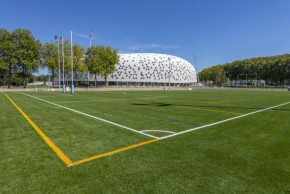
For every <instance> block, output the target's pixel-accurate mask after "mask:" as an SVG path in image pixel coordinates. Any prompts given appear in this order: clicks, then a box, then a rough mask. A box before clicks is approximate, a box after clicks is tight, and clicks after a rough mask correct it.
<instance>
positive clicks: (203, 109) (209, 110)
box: [175, 106, 242, 115]
mask: <svg viewBox="0 0 290 194" xmlns="http://www.w3.org/2000/svg"><path fill="white" fill-rule="evenodd" d="M175 107H177V108H189V109H194V110H202V111H208V112H219V113H227V114H235V115H241V114H242V113H237V112H228V111H222V110H212V109H206V108H195V107H186V106H175Z"/></svg>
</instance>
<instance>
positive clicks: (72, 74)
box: [70, 31, 75, 94]
mask: <svg viewBox="0 0 290 194" xmlns="http://www.w3.org/2000/svg"><path fill="white" fill-rule="evenodd" d="M70 55H71V56H70V58H71V59H70V60H71V94H74V93H75V92H74V62H73V61H74V60H73V42H72V31H70Z"/></svg>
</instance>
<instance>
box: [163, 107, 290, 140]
mask: <svg viewBox="0 0 290 194" xmlns="http://www.w3.org/2000/svg"><path fill="white" fill-rule="evenodd" d="M286 104H290V102H286V103H283V104H279V105H276V106H271V107H269V108H265V109H262V110H258V111H254V112H251V113H247V114H244V115H240V116H236V117H233V118H229V119H225V120H222V121H218V122H215V123H211V124H208V125H203V126H200V127H196V128H192V129H188V130H185V131H181V132H178V133H175V134H171V135H167V136H163V137H160V138H159V140H163V139H167V138H169V137H174V136H177V135H181V134H184V133H188V132H191V131H195V130H198V129H202V128H206V127H210V126H213V125H218V124H221V123H225V122H228V121H231V120H235V119H239V118H242V117H246V116H249V115H252V114H256V113H259V112H263V111H266V110H270V109H273V108H277V107H280V106H284V105H286Z"/></svg>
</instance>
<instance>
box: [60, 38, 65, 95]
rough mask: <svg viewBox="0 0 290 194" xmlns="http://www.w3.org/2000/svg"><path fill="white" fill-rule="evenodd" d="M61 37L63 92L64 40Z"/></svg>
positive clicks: (63, 84) (63, 86)
mask: <svg viewBox="0 0 290 194" xmlns="http://www.w3.org/2000/svg"><path fill="white" fill-rule="evenodd" d="M60 38H61V47H62V49H61V50H62V93H64V94H65V83H64V41H63V37H60Z"/></svg>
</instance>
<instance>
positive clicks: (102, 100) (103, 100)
mask: <svg viewBox="0 0 290 194" xmlns="http://www.w3.org/2000/svg"><path fill="white" fill-rule="evenodd" d="M148 98H149V99H152V98H153V99H154V98H165V97H164V96H156V97H144V98H129V99H121V98H120V99H99V100H75V101H73V100H72V101H66V102H55V103H58V104H68V103H74V102H106V101H129V100H144V99H148Z"/></svg>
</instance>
